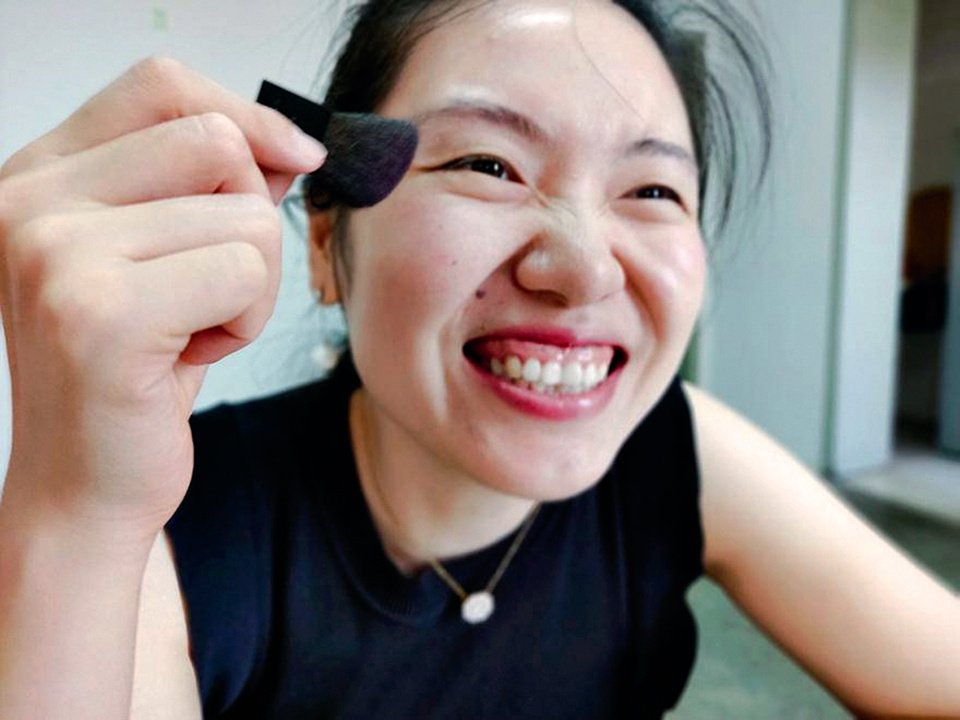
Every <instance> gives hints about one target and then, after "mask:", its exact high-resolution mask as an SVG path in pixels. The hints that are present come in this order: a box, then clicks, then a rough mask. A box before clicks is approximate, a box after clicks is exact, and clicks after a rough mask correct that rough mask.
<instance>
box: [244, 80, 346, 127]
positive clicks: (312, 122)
mask: <svg viewBox="0 0 960 720" xmlns="http://www.w3.org/2000/svg"><path fill="white" fill-rule="evenodd" d="M257 102H258V103H260V104H261V105H266V106H267V107H269V108H273V109H274V110H276V111H277V112H279V113H281V114H283V115H284V116H286V117H287V118H289V119H290V121H291V122H293V124H294V125H296V126H297V127H298V128H300V129H301V130H303V131H304V132H305V133H306V134H307V135H310V136H312V137H314V138H316V139H317V140H319V141H320V142H323V137H324V135H326V132H327V125H328V124H329V123H330V116H331V115H332V114H333V113H332V112H330V110H328V109H327V108H326V106H324V105H321V104H319V103H315V102H314V101H313V100H308V99H307V98H305V97H302V96H300V95H297V94H296V93H294V92H290V91H289V90H287V89H285V88H282V87H280V86H279V85H275V84H273V83H272V82H270V81H269V80H264V81H263V82H262V83H261V84H260V92H259V94H258V95H257Z"/></svg>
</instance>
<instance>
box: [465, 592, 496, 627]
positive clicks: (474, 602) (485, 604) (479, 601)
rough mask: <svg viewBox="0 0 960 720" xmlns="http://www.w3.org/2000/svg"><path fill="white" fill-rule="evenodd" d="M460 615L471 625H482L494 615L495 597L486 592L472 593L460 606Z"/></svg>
mask: <svg viewBox="0 0 960 720" xmlns="http://www.w3.org/2000/svg"><path fill="white" fill-rule="evenodd" d="M460 615H461V616H462V617H463V619H464V620H466V621H467V622H468V623H470V624H471V625H476V624H477V623H482V622H483V621H484V620H486V619H487V618H489V617H490V616H491V615H493V595H491V594H490V593H488V592H487V591H486V590H481V591H480V592H475V593H470V594H469V595H467V599H466V600H464V601H463V605H461V606H460Z"/></svg>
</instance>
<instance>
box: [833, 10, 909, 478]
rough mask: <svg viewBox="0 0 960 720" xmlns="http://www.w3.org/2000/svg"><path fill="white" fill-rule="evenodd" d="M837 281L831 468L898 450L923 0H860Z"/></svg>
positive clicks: (862, 466)
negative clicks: (904, 274)
mask: <svg viewBox="0 0 960 720" xmlns="http://www.w3.org/2000/svg"><path fill="white" fill-rule="evenodd" d="M851 9H852V13H851V25H850V67H849V70H850V75H849V87H848V95H847V97H848V106H847V107H848V111H847V123H846V172H845V174H844V177H843V179H842V182H843V185H842V186H841V193H842V195H843V196H844V198H845V207H844V208H843V216H842V224H841V234H840V257H839V271H840V275H839V285H838V293H839V295H838V307H837V313H838V326H837V346H836V374H835V378H834V390H833V412H834V424H833V437H832V440H833V453H832V469H833V470H834V472H835V473H837V474H838V475H840V476H843V475H848V474H854V473H856V472H859V471H862V470H866V469H870V468H873V467H879V466H881V465H884V464H885V463H887V462H889V460H890V459H891V457H892V455H893V439H894V419H895V417H894V416H895V412H896V382H897V345H898V335H897V333H898V313H899V302H900V269H901V266H902V257H903V233H904V222H905V215H906V210H907V202H908V197H907V193H908V190H909V187H908V182H907V178H908V176H909V149H910V128H911V121H912V115H911V113H912V106H913V67H914V62H913V60H914V54H915V37H916V18H917V8H916V4H915V3H914V1H913V0H854V2H853V4H852V8H851Z"/></svg>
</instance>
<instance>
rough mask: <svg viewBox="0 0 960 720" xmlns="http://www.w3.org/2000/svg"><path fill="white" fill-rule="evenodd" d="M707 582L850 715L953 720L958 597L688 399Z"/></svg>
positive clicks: (728, 423)
mask: <svg viewBox="0 0 960 720" xmlns="http://www.w3.org/2000/svg"><path fill="white" fill-rule="evenodd" d="M685 390H686V392H687V395H688V397H689V398H690V401H691V406H692V410H693V415H694V425H695V431H696V441H697V442H696V447H697V453H698V456H699V461H700V466H701V479H702V480H701V481H702V497H701V509H702V517H703V525H704V544H705V550H704V556H705V557H704V565H705V568H706V570H707V573H708V574H709V575H710V576H711V578H712V579H714V580H715V581H716V582H717V583H718V584H719V585H720V586H722V588H723V589H724V591H725V592H726V593H727V594H728V595H729V596H730V597H731V599H733V600H734V601H735V602H736V604H737V605H738V606H740V608H742V609H743V610H744V612H745V613H746V614H747V615H748V616H749V617H750V618H751V619H752V620H753V621H754V622H756V623H757V625H759V627H760V628H761V629H763V630H764V632H766V633H767V634H768V635H769V636H770V637H771V638H772V639H773V640H774V641H775V642H776V643H777V644H778V645H780V646H781V647H782V648H783V649H784V650H785V651H786V652H787V653H788V654H789V655H790V656H792V657H793V658H794V659H795V660H796V661H797V662H798V663H799V664H800V665H801V666H802V667H803V668H805V669H806V670H807V671H808V672H809V673H810V674H811V675H812V676H813V677H815V678H816V679H817V680H818V681H819V682H820V683H821V684H822V685H823V686H824V687H825V688H826V689H828V690H829V691H830V692H831V693H832V694H833V695H834V696H835V697H836V698H837V699H838V700H839V701H840V702H842V703H843V704H844V705H845V706H846V707H848V708H849V709H850V710H851V711H853V712H855V713H856V714H857V715H858V717H868V718H958V717H960V682H958V677H960V675H958V668H960V599H958V597H957V595H956V594H954V593H953V592H951V591H950V590H949V589H948V588H946V587H944V585H942V584H941V583H940V582H938V580H937V579H936V578H934V577H933V576H932V575H931V574H930V573H929V572H927V571H926V570H924V569H923V568H922V567H920V566H919V565H917V564H916V563H914V562H913V561H911V560H910V558H908V557H907V556H906V555H904V554H903V553H902V552H901V551H900V550H898V549H897V548H896V547H894V546H893V545H892V544H890V542H888V541H887V540H886V539H884V538H883V537H882V536H881V535H880V534H878V533H877V532H876V531H875V530H874V529H873V528H872V527H871V526H870V525H868V524H867V523H865V522H864V521H863V520H862V519H861V518H860V517H859V516H857V515H856V514H855V513H854V512H852V511H851V510H850V509H849V508H848V507H847V506H846V505H845V504H844V503H843V502H842V501H841V500H840V499H838V497H837V496H836V495H835V494H833V493H832V492H831V491H830V489H829V488H828V487H827V486H826V484H825V483H824V481H823V480H821V479H820V478H819V477H817V476H816V475H815V474H814V473H812V472H811V471H810V470H808V469H807V468H806V467H804V466H803V465H802V464H801V463H800V462H799V461H798V460H797V459H796V458H794V457H793V456H792V455H791V454H790V453H789V452H788V451H787V450H785V449H784V448H783V447H782V446H781V445H779V444H778V443H777V442H776V441H774V440H773V439H772V438H770V436H768V435H767V434H765V433H764V432H763V431H761V430H760V429H759V428H757V427H756V426H755V425H753V424H752V423H750V422H749V421H748V420H746V419H745V418H743V417H742V416H741V415H739V414H738V413H736V412H734V411H733V410H731V409H730V408H729V407H727V406H726V405H724V404H723V403H721V402H720V401H718V400H716V399H715V398H713V397H711V396H710V395H708V394H707V393H705V392H704V391H702V390H699V389H698V388H696V387H694V386H692V385H690V384H685Z"/></svg>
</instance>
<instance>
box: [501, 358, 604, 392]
mask: <svg viewBox="0 0 960 720" xmlns="http://www.w3.org/2000/svg"><path fill="white" fill-rule="evenodd" d="M608 369H609V366H608V364H607V363H578V362H568V363H564V364H563V365H561V364H560V363H558V362H555V361H550V362H546V363H541V362H540V361H539V360H537V359H536V358H528V359H527V360H526V361H525V362H524V361H522V360H520V358H519V357H517V356H516V355H508V356H507V357H506V358H505V359H504V360H501V359H500V358H491V360H490V372H492V373H493V374H494V375H497V376H500V377H507V378H510V379H511V380H523V381H525V382H528V383H530V385H531V386H534V387H535V386H537V385H539V386H542V387H548V388H556V387H557V386H560V388H561V389H563V390H566V391H583V390H589V389H590V388H592V387H594V386H596V385H598V384H599V383H601V382H602V381H603V380H605V379H606V377H607V371H608ZM536 389H539V388H536Z"/></svg>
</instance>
